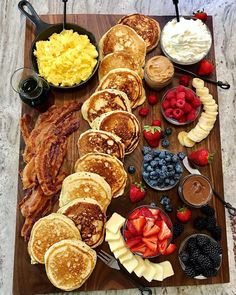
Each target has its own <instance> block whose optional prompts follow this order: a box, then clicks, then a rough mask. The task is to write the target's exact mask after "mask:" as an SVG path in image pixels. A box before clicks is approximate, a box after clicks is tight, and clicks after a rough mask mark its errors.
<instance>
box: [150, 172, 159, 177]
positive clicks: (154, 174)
mask: <svg viewBox="0 0 236 295" xmlns="http://www.w3.org/2000/svg"><path fill="white" fill-rule="evenodd" d="M150 179H157V173H156V171H152V172H150Z"/></svg>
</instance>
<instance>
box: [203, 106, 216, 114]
mask: <svg viewBox="0 0 236 295" xmlns="http://www.w3.org/2000/svg"><path fill="white" fill-rule="evenodd" d="M203 109H204V110H205V111H206V113H207V112H216V111H217V110H218V105H217V104H215V105H205V104H204V106H203Z"/></svg>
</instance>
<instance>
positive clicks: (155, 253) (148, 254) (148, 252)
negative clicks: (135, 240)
mask: <svg viewBox="0 0 236 295" xmlns="http://www.w3.org/2000/svg"><path fill="white" fill-rule="evenodd" d="M158 253H159V250H158V248H157V250H156V251H152V250H150V249H149V248H148V247H146V251H145V252H144V253H143V257H145V258H146V257H152V256H156V255H157V254H158Z"/></svg>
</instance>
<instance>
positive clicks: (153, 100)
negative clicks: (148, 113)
mask: <svg viewBox="0 0 236 295" xmlns="http://www.w3.org/2000/svg"><path fill="white" fill-rule="evenodd" d="M147 100H148V103H149V104H151V105H154V104H157V103H158V97H157V95H156V94H154V93H152V94H150V95H149V96H148V97H147Z"/></svg>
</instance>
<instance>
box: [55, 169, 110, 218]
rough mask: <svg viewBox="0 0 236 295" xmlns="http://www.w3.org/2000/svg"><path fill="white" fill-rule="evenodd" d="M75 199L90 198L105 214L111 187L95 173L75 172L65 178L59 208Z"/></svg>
mask: <svg viewBox="0 0 236 295" xmlns="http://www.w3.org/2000/svg"><path fill="white" fill-rule="evenodd" d="M77 198H92V199H94V200H96V201H97V202H98V203H99V205H100V206H101V207H102V209H103V212H106V209H107V207H108V205H109V204H110V202H111V198H112V195H111V187H110V185H109V184H108V183H107V182H106V180H105V179H104V178H103V177H101V176H100V175H98V174H96V173H91V172H77V173H73V174H71V175H69V176H67V177H66V178H65V179H64V181H63V184H62V190H61V194H60V198H59V206H60V207H63V206H65V205H66V204H67V203H69V202H70V201H72V200H75V199H77Z"/></svg>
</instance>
